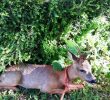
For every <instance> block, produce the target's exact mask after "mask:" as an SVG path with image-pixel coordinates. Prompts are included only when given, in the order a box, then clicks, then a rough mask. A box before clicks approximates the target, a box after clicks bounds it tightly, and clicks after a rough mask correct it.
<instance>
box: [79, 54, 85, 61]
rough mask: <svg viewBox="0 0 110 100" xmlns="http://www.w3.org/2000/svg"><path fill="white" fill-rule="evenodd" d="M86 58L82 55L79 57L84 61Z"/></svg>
mask: <svg viewBox="0 0 110 100" xmlns="http://www.w3.org/2000/svg"><path fill="white" fill-rule="evenodd" d="M86 57H87V55H85V54H82V55H80V58H79V59H82V60H86Z"/></svg>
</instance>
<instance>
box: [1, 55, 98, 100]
mask: <svg viewBox="0 0 110 100" xmlns="http://www.w3.org/2000/svg"><path fill="white" fill-rule="evenodd" d="M71 55H72V59H73V61H74V62H73V63H72V64H71V65H69V66H67V67H66V68H64V70H62V71H56V70H54V69H53V67H52V65H37V64H16V65H13V66H10V67H8V68H7V69H6V70H5V72H4V73H3V74H1V76H0V89H2V88H5V89H15V88H16V87H17V86H21V87H24V88H27V89H40V91H41V92H46V93H49V94H60V95H61V98H60V100H63V98H64V95H65V93H67V92H70V91H72V90H77V89H82V88H84V84H83V83H81V84H73V83H72V81H73V80H74V79H76V78H78V77H79V78H80V79H81V80H83V81H86V82H88V83H91V84H93V83H96V78H95V76H94V75H93V74H92V67H91V65H90V63H89V61H88V60H87V59H86V57H85V56H84V55H80V57H77V56H75V55H74V54H72V53H71Z"/></svg>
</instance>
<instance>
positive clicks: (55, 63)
mask: <svg viewBox="0 0 110 100" xmlns="http://www.w3.org/2000/svg"><path fill="white" fill-rule="evenodd" d="M52 66H53V69H54V70H56V71H62V70H63V67H62V65H61V63H60V62H59V61H53V62H52Z"/></svg>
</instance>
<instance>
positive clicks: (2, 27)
mask: <svg viewBox="0 0 110 100" xmlns="http://www.w3.org/2000/svg"><path fill="white" fill-rule="evenodd" d="M47 1H48V2H45V1H43V0H14V1H13V0H2V1H1V2H0V71H4V70H5V68H6V66H9V65H11V64H16V63H22V62H23V63H37V64H52V62H54V61H58V62H60V63H61V64H62V65H63V66H66V65H68V64H69V63H70V62H68V61H69V59H68V57H67V48H66V47H67V45H69V46H70V47H71V45H72V44H73V46H74V43H76V44H77V46H78V47H79V49H80V51H81V52H83V53H86V54H87V57H88V59H89V61H90V63H91V65H92V66H93V72H94V74H95V75H96V76H97V80H98V83H99V87H98V88H96V89H92V88H90V87H88V86H87V87H86V88H85V89H84V90H80V91H77V92H74V93H71V94H68V95H66V96H65V98H66V99H67V98H71V100H74V99H75V100H109V98H110V0H50V1H49V0H47ZM72 48H74V47H72ZM75 50H76V49H75V48H74V51H75ZM75 53H76V52H75ZM77 53H78V52H77ZM77 53H76V54H77ZM77 56H78V54H77ZM26 94H28V95H26ZM18 96H20V98H28V99H29V100H31V99H32V100H33V99H34V100H38V99H40V100H46V98H49V100H50V99H51V100H54V99H55V100H56V99H59V96H58V95H47V94H41V93H40V92H39V91H36V90H28V91H27V90H23V89H22V88H21V90H20V91H17V92H16V93H14V92H13V91H7V90H6V91H3V92H1V95H0V98H1V99H3V100H9V98H10V99H13V100H15V99H16V100H17V97H18ZM90 97H91V98H90Z"/></svg>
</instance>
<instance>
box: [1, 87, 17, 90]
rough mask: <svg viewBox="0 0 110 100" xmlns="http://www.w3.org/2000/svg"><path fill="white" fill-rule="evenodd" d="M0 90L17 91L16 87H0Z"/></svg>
mask: <svg viewBox="0 0 110 100" xmlns="http://www.w3.org/2000/svg"><path fill="white" fill-rule="evenodd" d="M0 89H11V90H17V88H16V87H14V86H9V87H0Z"/></svg>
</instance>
